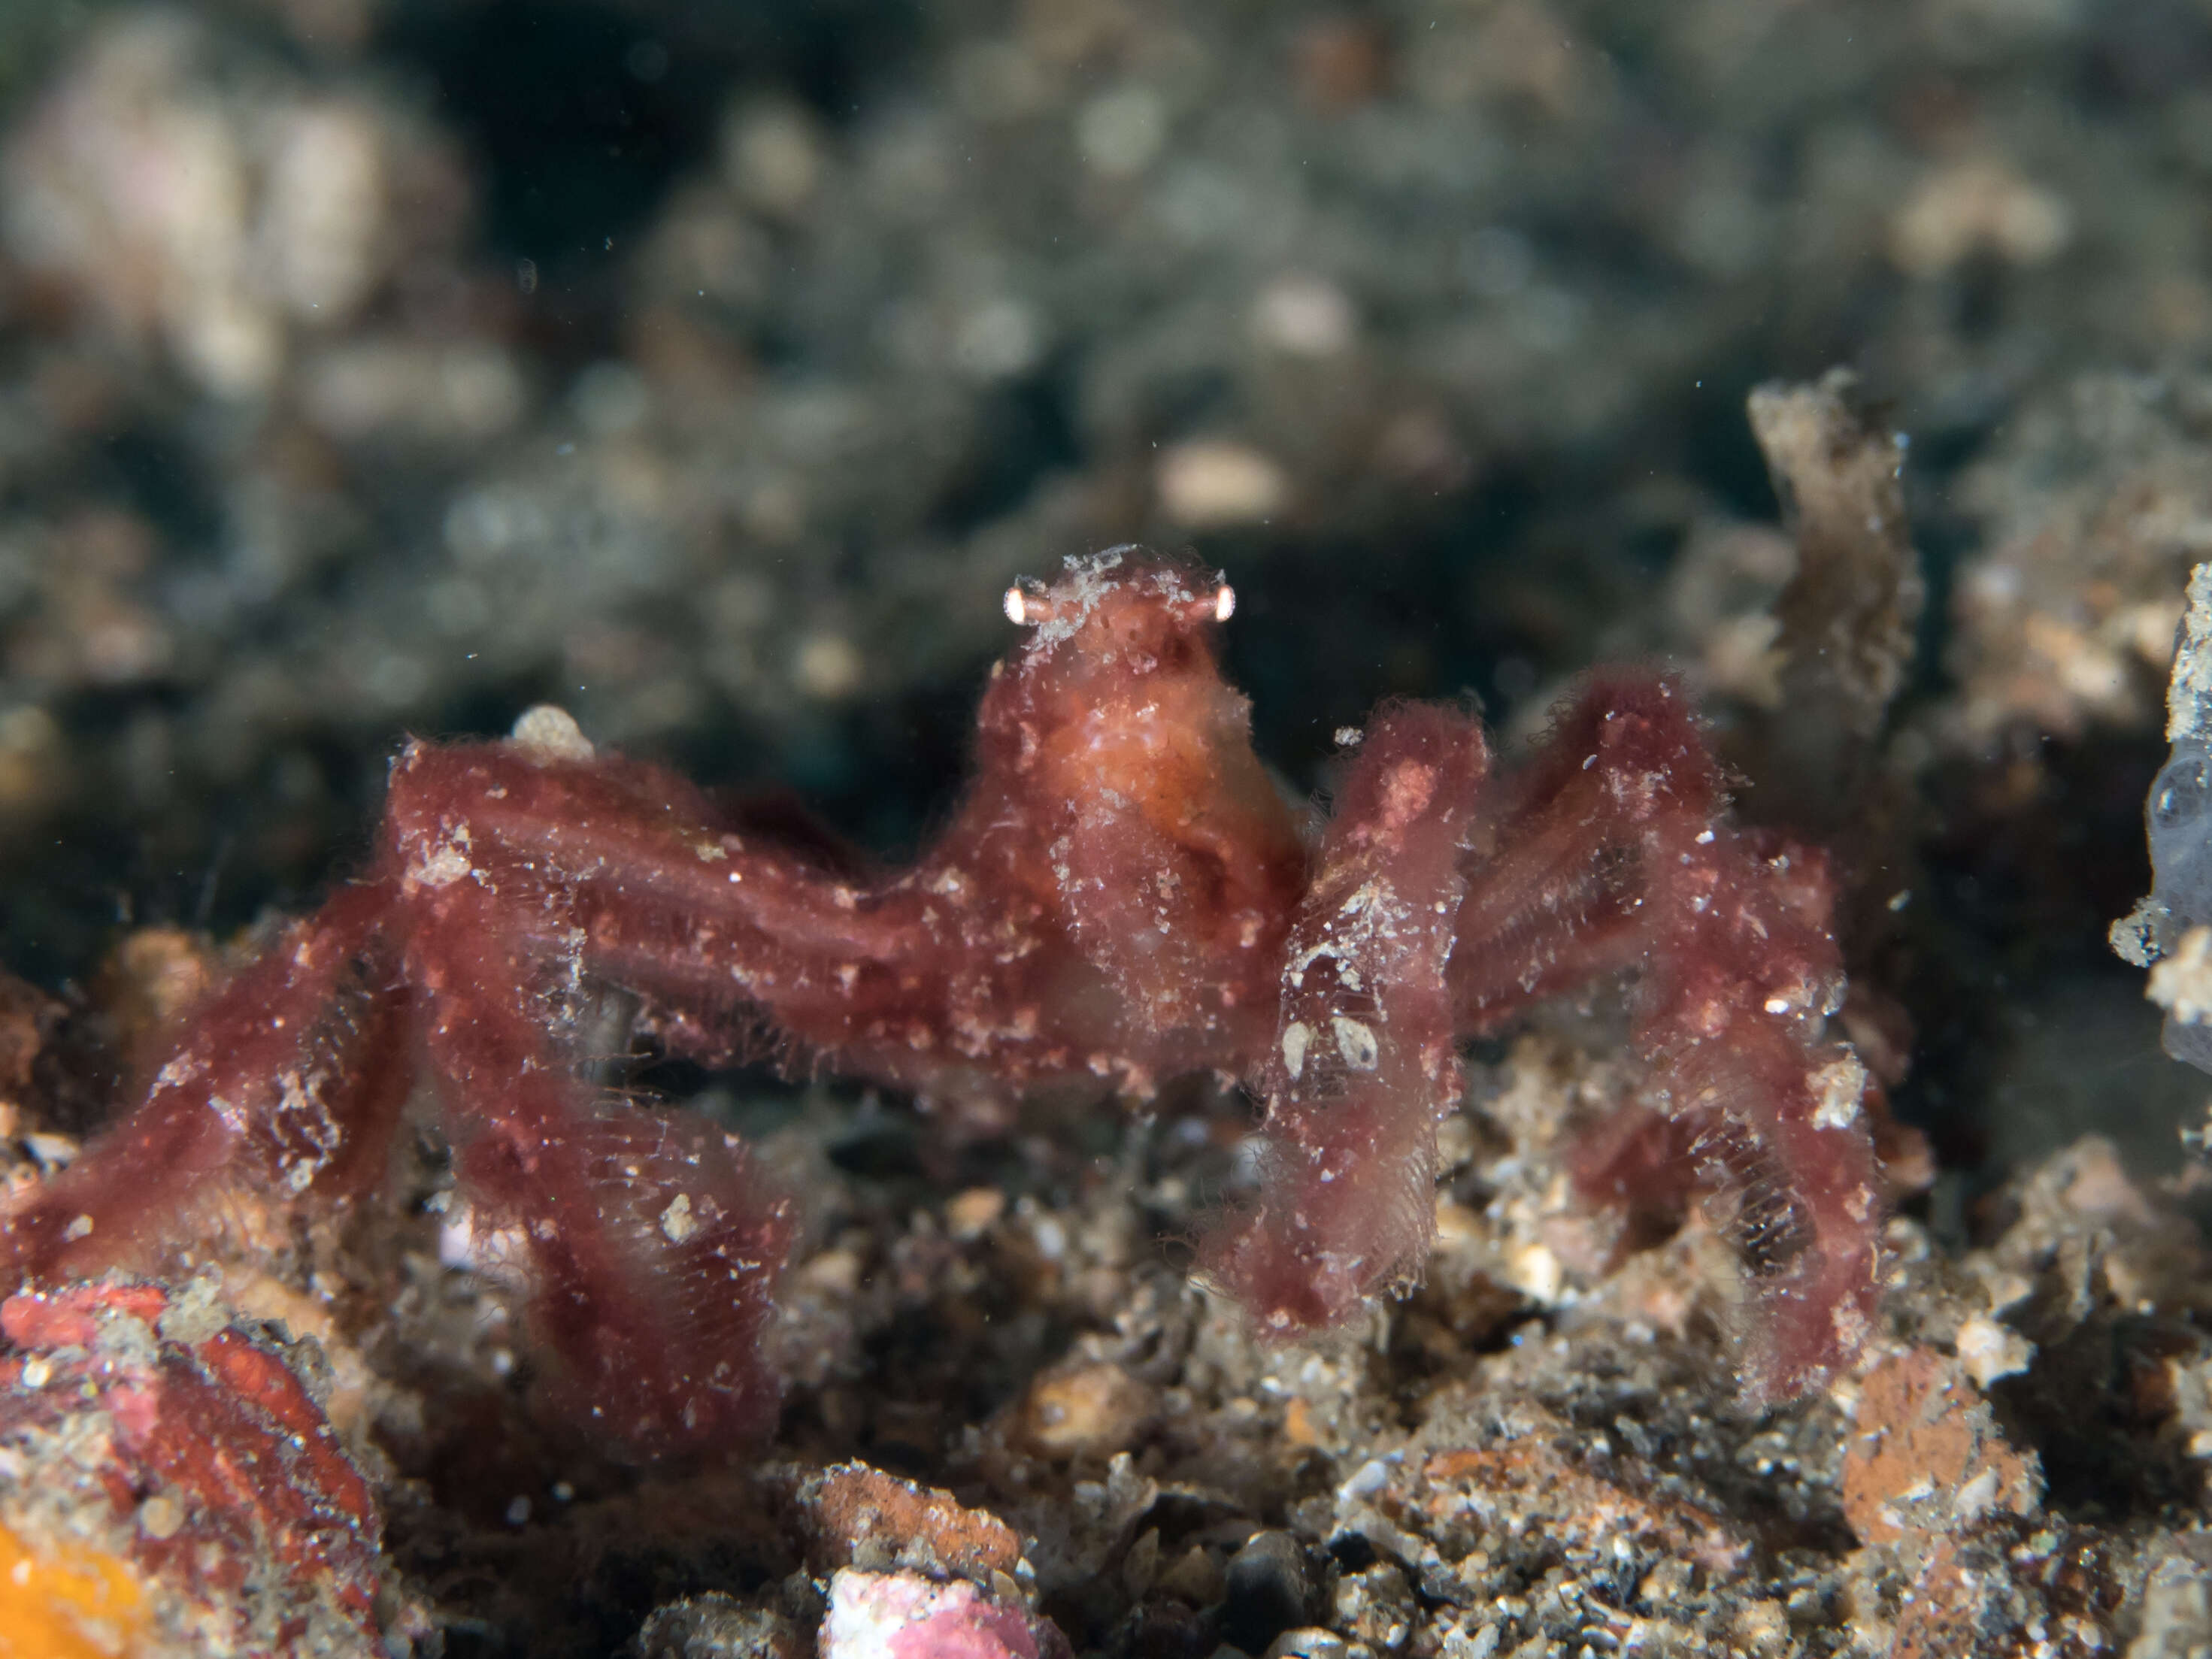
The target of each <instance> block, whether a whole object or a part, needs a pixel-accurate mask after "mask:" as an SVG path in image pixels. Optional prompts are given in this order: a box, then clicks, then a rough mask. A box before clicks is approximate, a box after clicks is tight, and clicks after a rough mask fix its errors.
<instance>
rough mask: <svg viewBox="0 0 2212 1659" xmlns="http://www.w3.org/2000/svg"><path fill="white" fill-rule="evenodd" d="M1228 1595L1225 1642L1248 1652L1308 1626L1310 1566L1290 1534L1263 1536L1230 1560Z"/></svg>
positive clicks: (1223, 1613)
mask: <svg viewBox="0 0 2212 1659" xmlns="http://www.w3.org/2000/svg"><path fill="white" fill-rule="evenodd" d="M1225 1577H1226V1578H1227V1582H1228V1594H1227V1596H1226V1598H1225V1600H1224V1601H1223V1603H1222V1608H1221V1634H1222V1637H1223V1639H1224V1640H1225V1641H1227V1642H1229V1643H1230V1644H1232V1645H1234V1646H1236V1647H1239V1648H1242V1649H1243V1650H1244V1651H1245V1652H1247V1653H1265V1652H1266V1651H1267V1644H1269V1643H1271V1642H1273V1640H1274V1639H1275V1638H1277V1637H1278V1636H1279V1635H1281V1634H1282V1633H1283V1632H1285V1631H1286V1630H1289V1629H1291V1627H1292V1626H1296V1625H1300V1624H1303V1623H1304V1622H1305V1616H1306V1562H1305V1553H1304V1551H1302V1550H1300V1549H1299V1547H1298V1545H1297V1540H1296V1539H1294V1538H1292V1537H1291V1535H1290V1534H1288V1533H1286V1532H1258V1533H1255V1534H1252V1536H1251V1537H1250V1538H1249V1540H1247V1541H1246V1542H1245V1545H1244V1547H1243V1549H1241V1550H1238V1551H1237V1553H1236V1554H1234V1555H1232V1556H1231V1557H1230V1558H1229V1568H1228V1571H1227V1573H1226V1575H1225Z"/></svg>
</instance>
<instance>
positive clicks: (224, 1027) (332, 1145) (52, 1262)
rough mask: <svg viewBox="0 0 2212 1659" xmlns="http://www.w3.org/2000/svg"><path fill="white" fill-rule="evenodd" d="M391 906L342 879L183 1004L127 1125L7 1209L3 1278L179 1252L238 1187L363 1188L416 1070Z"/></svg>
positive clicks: (280, 1194) (383, 893)
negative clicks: (171, 1043) (178, 1025)
mask: <svg viewBox="0 0 2212 1659" xmlns="http://www.w3.org/2000/svg"><path fill="white" fill-rule="evenodd" d="M390 902H391V892H390V890H389V889H388V888H386V886H385V885H383V884H380V883H376V882H369V883H364V884H360V885H357V886H350V887H346V888H342V889H341V890H339V891H338V892H337V893H336V894H335V895H333V896H331V898H330V899H329V900H328V901H327V902H325V904H324V906H323V908H321V909H320V910H319V911H317V912H316V913H315V914H314V915H312V916H310V917H308V918H307V919H306V920H305V921H297V922H295V923H293V924H292V925H291V926H290V927H287V928H285V929H284V931H283V933H281V934H280V935H278V937H277V938H276V939H275V940H274V941H273V942H272V943H271V944H270V945H269V946H268V948H267V949H266V950H264V951H263V952H262V953H261V955H260V956H259V957H257V958H256V959H255V960H253V961H252V962H251V963H247V964H246V966H245V967H243V968H241V969H239V970H238V972H237V973H235V974H234V975H232V976H231V978H230V979H229V980H228V981H227V982H226V983H225V984H223V985H222V987H219V988H217V989H216V990H215V991H214V992H212V993H211V994H209V995H208V996H207V997H206V998H205V999H204V1000H202V1001H201V1002H200V1003H199V1004H198V1005H197V1006H195V1007H194V1008H192V1009H191V1011H190V1012H189V1013H188V1014H187V1015H186V1017H185V1024H184V1027H183V1032H182V1035H181V1036H179V1039H178V1041H177V1043H176V1045H175V1047H174V1048H172V1049H170V1050H169V1052H168V1053H167V1054H164V1055H162V1056H161V1060H160V1063H159V1064H158V1065H156V1066H154V1067H153V1068H152V1074H151V1076H150V1077H149V1078H148V1079H146V1080H145V1083H144V1085H143V1092H142V1093H141V1094H140V1096H139V1097H138V1100H137V1103H136V1104H135V1106H133V1108H132V1109H131V1111H130V1113H129V1114H128V1115H127V1116H125V1118H124V1120H123V1121H122V1122H120V1123H119V1124H118V1125H117V1126H116V1127H115V1128H113V1129H112V1130H111V1131H109V1132H108V1133H106V1134H105V1135H103V1136H102V1137H100V1139H98V1140H95V1141H94V1143H93V1144H92V1145H91V1146H88V1148H86V1150H85V1152H84V1153H83V1155H82V1157H80V1158H78V1159H77V1160H76V1162H75V1163H74V1164H71V1165H70V1167H69V1169H68V1170H65V1171H64V1173H62V1174H61V1175H59V1176H56V1177H55V1178H54V1179H52V1180H51V1181H49V1182H46V1183H45V1184H43V1185H42V1186H40V1187H38V1188H35V1189H33V1191H32V1192H30V1193H29V1194H27V1195H26V1196H25V1198H24V1199H23V1200H21V1201H20V1203H19V1204H18V1205H17V1206H16V1207H15V1208H14V1209H13V1210H12V1211H11V1212H9V1213H7V1214H5V1215H4V1216H0V1284H7V1285H13V1284H15V1283H17V1282H20V1281H21V1280H25V1279H31V1280H46V1281H48V1282H52V1281H58V1280H61V1279H76V1278H83V1277H87V1276H89V1275H91V1274H94V1273H100V1272H102V1271H104V1270H106V1269H107V1268H110V1267H125V1268H132V1269H139V1270H145V1269H150V1268H153V1267H157V1266H164V1265H171V1264H174V1263H178V1262H179V1261H189V1259H190V1256H191V1245H190V1244H189V1243H186V1242H185V1241H189V1240H191V1239H194V1238H197V1237H202V1236H203V1235H204V1232H205V1231H207V1227H208V1225H210V1224H212V1223H215V1222H216V1221H218V1220H219V1217H220V1211H221V1207H222V1201H223V1200H224V1199H225V1198H226V1196H228V1195H230V1194H235V1193H237V1192H240V1191H246V1192H251V1193H253V1194H258V1195H262V1196H266V1197H270V1198H274V1199H276V1200H280V1201H289V1200H291V1199H294V1198H296V1197H298V1196H300V1195H301V1194H309V1193H313V1194H316V1195H318V1196H319V1197H322V1198H325V1199H333V1198H349V1197H354V1196H357V1195H359V1194H362V1193H363V1192H365V1191H367V1190H368V1188H371V1187H373V1186H374V1184H375V1183H376V1182H377V1181H378V1180H379V1178H380V1176H382V1175H383V1173H384V1170H385V1165H386V1152H387V1150H388V1148H389V1147H390V1146H391V1143H392V1131H393V1128H394V1127H395V1126H396V1125H397V1123H398V1118H399V1112H400V1109H401V1107H402V1106H403V1105H404V1103H405V1101H406V1098H407V1094H408V1091H409V1088H410V1085H411V1083H412V1081H413V1067H412V1066H411V1064H410V1059H409V1047H408V1042H407V1037H406V1018H407V1008H408V1003H409V999H408V996H407V994H406V992H405V990H404V987H402V986H401V984H400V983H399V981H398V978H397V970H396V964H395V963H394V961H393V959H392V952H391V951H390V948H389V945H388V942H387V940H386V933H385V922H386V919H387V915H388V910H389V906H390Z"/></svg>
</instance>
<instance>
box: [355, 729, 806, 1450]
mask: <svg viewBox="0 0 2212 1659" xmlns="http://www.w3.org/2000/svg"><path fill="white" fill-rule="evenodd" d="M451 752H452V753H453V755H456V756H459V757H462V758H464V759H466V758H469V757H477V758H479V759H481V758H482V757H483V754H484V751H483V750H458V751H451ZM508 781H509V782H510V783H513V782H522V781H528V774H527V769H526V770H525V772H523V773H516V774H511V775H508ZM424 806H425V801H424V799H423V798H422V796H421V795H420V794H419V793H411V792H410V790H409V789H407V788H404V787H400V785H399V783H398V781H397V780H395V786H394V788H393V792H392V805H391V809H390V813H389V818H388V823H389V827H390V830H391V834H392V852H393V854H394V855H395V859H396V861H397V863H398V865H399V866H400V867H401V869H402V870H404V872H406V873H405V874H404V875H403V876H402V877H401V878H400V891H401V897H400V900H399V908H400V910H401V913H402V917H403V920H402V922H401V927H403V929H404V937H405V939H406V961H407V969H408V977H409V979H410V981H412V982H415V983H417V984H419V985H421V986H422V987H424V990H425V1000H424V1008H425V1015H424V1020H423V1044H424V1047H425V1048H426V1050H427V1052H428V1058H429V1060H430V1062H431V1065H432V1067H433V1069H434V1070H435V1072H436V1073H437V1075H438V1077H439V1079H440V1080H441V1084H442V1085H443V1086H444V1088H445V1090H446V1091H447V1097H448V1098H447V1120H448V1121H449V1122H450V1123H451V1124H452V1125H453V1139H454V1142H455V1149H456V1154H457V1162H458V1168H459V1174H460V1177H461V1182H462V1186H463V1188H464V1190H465V1193H466V1194H467V1195H468V1197H469V1199H470V1200H471V1203H472V1204H473V1205H474V1206H476V1207H477V1211H478V1212H479V1213H480V1214H481V1216H482V1218H483V1220H484V1221H485V1222H486V1223H487V1224H489V1228H490V1229H492V1230H498V1229H505V1230H507V1234H508V1236H509V1237H511V1238H512V1239H513V1242H514V1243H516V1244H517V1245H518V1246H519V1248H520V1250H521V1251H522V1253H523V1254H524V1255H525V1257H526V1260H527V1261H528V1263H529V1266H530V1269H531V1280H532V1304H531V1308H532V1320H533V1322H534V1324H535V1326H536V1328H537V1329H538V1331H539V1333H540V1334H541V1335H542V1337H543V1338H544V1341H545V1343H546V1345H547V1346H548V1348H549V1349H550V1353H551V1357H552V1358H553V1361H554V1364H553V1367H552V1374H551V1376H550V1378H549V1382H550V1389H549V1392H550V1394H551V1395H553V1396H554V1398H555V1400H556V1401H557V1402H558V1404H559V1406H560V1407H561V1408H562V1411H563V1413H565V1414H566V1415H567V1416H568V1417H569V1418H570V1419H571V1420H574V1421H578V1422H586V1421H587V1422H590V1423H592V1424H593V1425H595V1426H597V1427H599V1428H601V1429H603V1430H605V1431H607V1432H608V1433H610V1434H611V1435H613V1436H614V1437H616V1438H617V1439H618V1440H620V1441H622V1442H623V1443H626V1444H628V1445H629V1446H630V1447H631V1448H633V1449H636V1450H638V1451H641V1452H643V1453H646V1454H647V1455H667V1454H670V1453H672V1452H676V1451H679V1450H686V1449H692V1450H702V1449H713V1448H724V1449H733V1448H735V1447H737V1446H740V1445H742V1444H744V1443H748V1442H750V1441H751V1440H754V1439H757V1437H759V1436H761V1435H762V1434H763V1433H764V1432H766V1431H768V1430H769V1429H770V1428H772V1427H773V1426H774V1424H775V1411H776V1407H777V1401H778V1398H779V1386H778V1383H777V1382H776V1378H775V1373H774V1371H773V1369H772V1367H771V1366H770V1365H769V1362H768V1361H767V1359H766V1358H765V1357H764V1356H763V1354H762V1353H761V1352H760V1339H761V1335H762V1333H763V1329H764V1328H765V1326H766V1324H767V1322H768V1319H769V1314H770V1311H771V1297H772V1293H773V1288H774V1281H775V1275H776V1273H777V1272H778V1271H779V1270H780V1269H781V1266H782V1263H783V1260H784V1257H785V1256H786V1255H787V1253H788V1250H789V1248H790V1243H791V1237H792V1231H793V1220H792V1212H791V1208H790V1206H789V1204H788V1202H787V1200H783V1199H781V1197H778V1196H776V1195H775V1194H771V1193H770V1192H769V1191H768V1189H767V1188H766V1187H765V1185H764V1183H763V1182H761V1181H760V1180H759V1179H758V1177H757V1174H756V1173H755V1171H754V1170H752V1168H751V1165H750V1161H749V1159H748V1158H747V1156H746V1154H745V1152H744V1149H743V1148H742V1147H740V1146H738V1145H737V1143H736V1142H735V1141H734V1140H732V1139H730V1138H729V1137H726V1136H725V1135H723V1134H722V1133H720V1131H719V1130H717V1129H715V1128H714V1127H713V1126H712V1125H710V1124H707V1123H704V1122H698V1121H690V1120H688V1119H685V1118H684V1117H683V1116H682V1115H680V1114H674V1113H653V1112H649V1111H647V1110H644V1109H641V1108H638V1107H635V1106H633V1105H630V1104H628V1103H609V1104H606V1105H605V1106H603V1105H602V1103H600V1102H599V1101H598V1100H597V1099H595V1097H594V1096H593V1093H592V1091H591V1089H590V1088H589V1087H588V1086H587V1085H586V1084H585V1083H584V1082H583V1081H582V1080H581V1079H580V1077H579V1075H578V1074H577V1071H576V1067H575V1057H574V1055H573V1054H571V1053H568V1052H567V1051H566V1049H565V1047H564V1045H562V1043H561V1042H558V1041H557V1040H556V1036H555V1033H556V1032H558V1031H560V1030H563V1029H564V1028H566V1027H568V1025H570V1024H572V1023H573V1021H572V1012H571V1010H570V1007H569V1006H568V1000H569V999H572V998H573V997H574V994H575V993H576V990H577V987H578V986H579V985H580V981H581V978H582V963H581V960H580V949H581V946H580V939H579V937H578V936H579V935H580V932H581V930H580V929H578V928H575V927H573V926H572V925H570V924H569V921H568V917H567V916H566V914H565V913H564V912H563V911H562V908H560V901H561V897H562V895H561V891H560V889H559V887H558V886H557V884H550V883H546V882H544V881H543V880H542V879H541V880H540V881H539V882H538V884H537V885H536V886H535V887H533V888H531V889H527V890H524V891H522V892H520V893H518V892H516V891H513V890H501V885H500V880H501V866H500V863H499V861H498V860H496V859H495V858H493V859H490V860H489V862H487V863H484V864H476V863H469V864H467V865H465V866H458V867H456V866H440V865H439V863H438V860H440V859H441V857H442V856H443V855H444V849H448V848H456V847H461V848H471V847H473V840H472V839H471V840H468V841H464V840H462V839H460V838H459V837H457V836H455V834H454V829H455V824H454V823H453V821H452V818H451V816H450V815H449V814H445V813H441V812H438V811H424V810H422V808H423V807H424ZM483 851H484V852H485V853H486V854H487V855H489V854H491V853H492V851H493V849H492V848H491V847H490V846H489V845H487V846H486V847H485V848H483ZM518 901H531V902H518ZM549 907H550V908H549ZM564 945H565V948H563V947H564Z"/></svg>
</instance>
